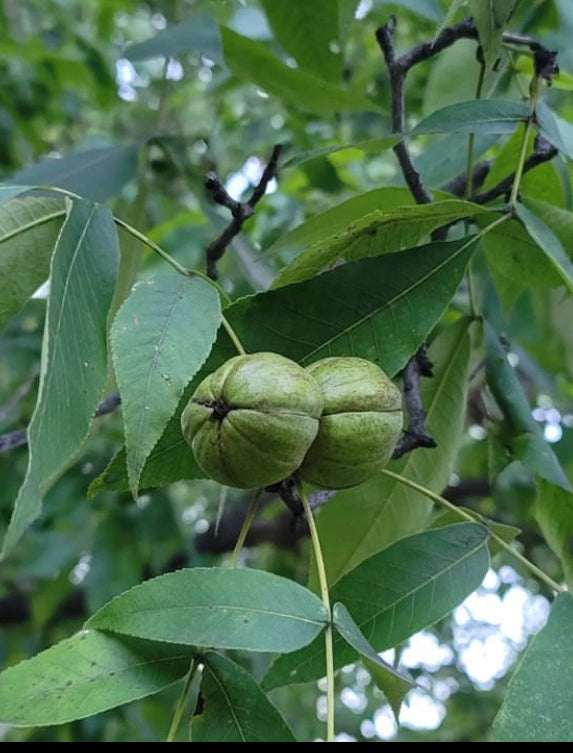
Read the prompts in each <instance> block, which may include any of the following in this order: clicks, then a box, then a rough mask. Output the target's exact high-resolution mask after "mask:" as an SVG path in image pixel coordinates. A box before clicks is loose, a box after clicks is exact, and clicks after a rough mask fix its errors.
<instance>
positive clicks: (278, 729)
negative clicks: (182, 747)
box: [191, 651, 297, 743]
mask: <svg viewBox="0 0 573 753" xmlns="http://www.w3.org/2000/svg"><path fill="white" fill-rule="evenodd" d="M201 660H202V662H203V663H204V667H205V668H204V670H203V680H202V682H201V698H202V700H203V702H202V705H201V712H200V713H199V714H198V715H197V716H194V717H193V719H192V721H191V739H192V741H193V742H195V743H275V742H276V743H295V742H297V741H296V739H295V737H294V735H293V733H292V732H291V730H290V729H289V727H288V725H287V723H286V722H285V720H284V719H283V717H282V716H281V714H280V712H279V711H278V710H277V709H276V708H275V706H273V704H272V703H271V702H270V701H269V699H268V698H267V696H266V695H265V693H264V692H263V691H262V690H261V688H260V687H259V685H258V684H257V683H256V682H255V680H254V679H253V677H251V675H250V674H249V673H248V672H247V671H246V670H244V669H243V668H242V667H240V666H239V665H238V664H235V662H233V661H231V660H230V659H227V658H226V657H225V656H221V655H220V654H216V653H215V652H213V651H208V652H207V653H206V654H204V655H203V656H202V657H201Z"/></svg>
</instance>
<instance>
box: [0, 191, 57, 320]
mask: <svg viewBox="0 0 573 753" xmlns="http://www.w3.org/2000/svg"><path fill="white" fill-rule="evenodd" d="M65 214H66V210H65V209H64V204H63V202H62V201H58V200H57V199H44V198H38V197H36V196H25V197H22V198H17V199H12V201H7V202H6V203H5V204H2V206H1V207H0V329H1V328H2V327H4V325H5V324H6V322H7V321H8V320H9V319H11V318H12V317H13V316H15V315H16V314H17V313H18V311H20V309H21V308H22V306H23V305H24V304H25V303H26V301H27V300H28V299H29V298H30V296H31V295H32V294H33V293H34V292H35V291H36V290H37V289H38V288H39V287H40V285H41V284H42V283H43V282H45V280H47V279H48V275H49V273H50V258H51V256H52V251H53V250H54V246H55V243H56V240H57V237H58V233H59V232H60V228H61V226H62V222H63V220H64V217H65Z"/></svg>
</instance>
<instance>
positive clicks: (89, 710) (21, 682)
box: [0, 630, 192, 727]
mask: <svg viewBox="0 0 573 753" xmlns="http://www.w3.org/2000/svg"><path fill="white" fill-rule="evenodd" d="M191 654H192V651H191V650H190V649H189V647H187V646H185V647H183V646H170V645H166V644H158V643H151V642H150V641H142V640H139V639H136V638H125V637H121V638H118V637H116V636H109V635H104V634H102V633H98V632H97V631H95V630H82V631H81V632H80V633H76V635H74V636H72V637H71V638H68V639H67V640H65V641H61V642H60V643H57V644H56V645H55V646H52V648H49V649H48V650H47V651H42V653H41V654H38V655H37V656H35V657H33V658H32V659H28V660H27V661H22V662H20V663H19V664H17V665H16V666H14V667H11V668H10V669H7V670H5V671H4V672H3V673H2V674H1V675H0V722H2V723H3V724H11V725H15V726H17V727H30V726H34V727H35V726H38V727H40V726H41V727H43V726H46V725H49V724H64V723H65V722H70V721H73V720H74V719H82V718H83V717H86V716H92V715H93V714H99V713H101V712H102V711H106V710H107V709H112V708H114V707H115V706H121V705H122V704H124V703H129V702H130V701H135V700H137V699H138V698H144V697H145V696H148V695H151V694H152V693H157V692H158V691H160V690H161V689H162V688H165V687H167V686H168V685H171V684H172V683H174V682H176V681H177V680H179V679H180V678H181V677H183V676H184V675H185V673H186V672H187V670H188V669H189V662H190V660H191Z"/></svg>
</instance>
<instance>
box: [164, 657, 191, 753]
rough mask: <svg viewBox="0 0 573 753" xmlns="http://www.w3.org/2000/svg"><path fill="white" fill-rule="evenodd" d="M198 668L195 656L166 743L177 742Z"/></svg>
mask: <svg viewBox="0 0 573 753" xmlns="http://www.w3.org/2000/svg"><path fill="white" fill-rule="evenodd" d="M198 666H199V662H198V661H197V657H196V656H194V657H193V659H192V661H191V666H190V667H189V672H187V675H186V676H185V685H184V686H183V690H182V691H181V695H180V696H179V700H178V701H177V706H176V707H175V713H174V714H173V721H172V722H171V727H169V732H168V734H167V739H166V740H165V742H166V743H174V742H175V738H176V736H177V731H178V730H179V725H180V724H181V718H182V716H183V712H184V711H185V702H186V700H187V693H188V692H189V688H190V687H191V683H192V682H193V678H194V677H195V672H196V671H197V667H198Z"/></svg>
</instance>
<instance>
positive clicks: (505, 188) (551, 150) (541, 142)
mask: <svg viewBox="0 0 573 753" xmlns="http://www.w3.org/2000/svg"><path fill="white" fill-rule="evenodd" d="M555 156H557V149H556V148H555V147H554V146H552V145H551V144H550V143H549V142H548V141H545V139H544V138H542V137H541V136H537V138H536V139H535V151H534V152H533V154H531V155H530V156H529V157H528V158H527V159H526V160H525V163H524V165H523V170H522V173H521V174H522V176H523V175H525V173H528V172H529V171H530V170H533V168H534V167H537V166H538V165H542V164H543V163H544V162H550V161H551V160H552V159H553V157H555ZM514 181H515V172H513V173H511V174H510V175H506V177H505V178H503V179H502V180H500V181H499V183H496V184H495V186H492V188H489V189H488V190H487V191H482V193H478V194H475V195H474V196H470V201H473V202H474V203H475V204H488V203H489V202H490V201H493V200H494V199H498V198H499V197H500V196H505V195H506V194H509V192H510V191H511V187H512V185H513V183H514Z"/></svg>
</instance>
